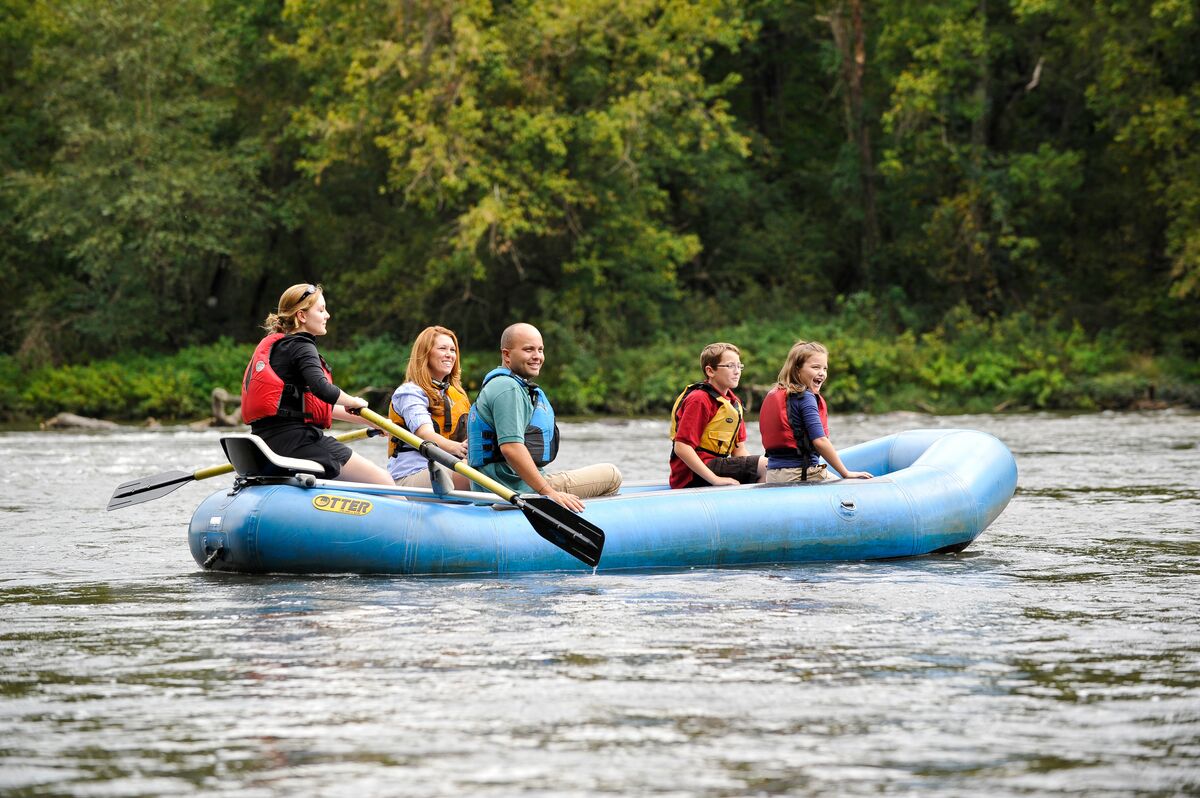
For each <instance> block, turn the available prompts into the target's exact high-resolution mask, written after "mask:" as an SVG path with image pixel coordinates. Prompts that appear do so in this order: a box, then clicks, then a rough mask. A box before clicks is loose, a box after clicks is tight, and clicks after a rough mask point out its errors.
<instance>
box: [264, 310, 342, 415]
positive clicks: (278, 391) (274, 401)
mask: <svg viewBox="0 0 1200 798" xmlns="http://www.w3.org/2000/svg"><path fill="white" fill-rule="evenodd" d="M283 336H284V333H271V334H270V335H268V336H267V337H266V338H264V339H262V340H261V341H259V342H258V346H257V347H255V349H254V354H253V355H252V356H251V357H250V363H249V364H248V365H247V366H246V376H245V377H243V378H242V421H244V422H245V423H247V424H250V423H252V422H255V421H258V420H259V419H263V418H267V417H269V416H282V417H283V418H299V419H301V420H302V421H304V423H305V424H312V425H313V426H316V427H322V428H324V429H329V427H330V426H332V424H333V405H331V404H329V403H328V402H325V401H322V400H321V399H318V398H317V397H316V396H315V395H314V394H313V393H312V391H310V390H308V389H307V388H305V389H304V412H300V411H298V410H292V409H290V408H286V407H281V406H280V405H281V403H282V401H283V396H284V392H285V391H288V390H290V391H292V392H293V393H294V392H296V391H298V390H299V388H298V387H297V386H294V385H288V384H287V383H285V382H284V381H283V380H282V379H281V378H280V376H279V375H278V374H276V373H275V369H273V368H271V347H273V346H275V344H276V342H278V341H279V340H280V339H281V338H283ZM317 357H319V358H321V370H322V371H324V372H325V379H327V380H329V382H330V383H332V382H333V373H332V372H331V371H330V370H329V364H328V363H326V362H325V358H323V357H321V356H320V355H317Z"/></svg>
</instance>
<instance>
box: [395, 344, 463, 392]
mask: <svg viewBox="0 0 1200 798" xmlns="http://www.w3.org/2000/svg"><path fill="white" fill-rule="evenodd" d="M439 335H445V336H448V337H449V338H450V340H451V341H453V342H454V367H453V368H452V369H451V370H450V374H448V375H447V380H448V381H449V383H450V384H451V385H453V386H454V387H455V388H457V389H459V390H460V391H461V390H462V389H463V387H462V352H461V351H460V350H459V348H458V336H457V335H455V334H454V331H453V330H449V329H447V328H445V327H440V326H433V327H426V328H425V329H424V330H421V334H420V335H418V336H417V340H415V341H413V346H412V352H411V353H410V354H409V356H408V368H407V369H405V370H404V381H405V382H415V383H416V384H417V385H420V386H421V390H423V391H425V395H426V396H428V397H429V401H430V403H431V404H432V403H433V402H436V401H438V400H439V399H440V398H441V391H439V390H438V389H437V387H436V386H435V385H434V384H433V375H432V374H430V373H429V353H430V352H432V351H433V347H434V345H435V344H436V343H437V337H438V336H439Z"/></svg>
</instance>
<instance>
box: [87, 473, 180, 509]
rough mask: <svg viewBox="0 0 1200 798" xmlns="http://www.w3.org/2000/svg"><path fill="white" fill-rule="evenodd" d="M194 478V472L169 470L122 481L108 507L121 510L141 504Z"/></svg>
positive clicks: (163, 494)
mask: <svg viewBox="0 0 1200 798" xmlns="http://www.w3.org/2000/svg"><path fill="white" fill-rule="evenodd" d="M193 479H195V477H194V476H193V475H192V474H189V473H187V472H184V471H167V472H166V473H163V474H155V475H154V476H152V477H142V478H141V479H135V480H132V481H130V482H122V483H121V484H120V485H118V486H117V489H116V490H114V491H113V495H112V498H111V499H109V500H108V508H107V509H109V510H120V509H121V508H122V507H128V506H129V505H131V504H141V503H142V502H148V501H151V500H153V499H157V498H160V497H162V496H166V495H167V494H168V493H171V492H172V491H175V490H178V489H179V488H180V487H181V486H182V485H183V483H185V482H189V481H191V480H193Z"/></svg>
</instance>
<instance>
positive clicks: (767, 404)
mask: <svg viewBox="0 0 1200 798" xmlns="http://www.w3.org/2000/svg"><path fill="white" fill-rule="evenodd" d="M813 396H815V397H816V399H817V412H818V413H819V414H820V416H821V427H822V428H823V429H824V430H825V435H826V437H828V435H829V411H828V410H827V409H826V407H825V397H823V396H821V394H819V393H818V394H813ZM787 400H788V393H787V391H782V390H780V389H779V388H778V387H776V388H772V389H771V390H770V391H768V392H767V395H766V397H765V398H764V399H763V403H762V407H760V408H759V411H758V431H759V432H760V433H762V444H763V449H765V450H766V453H767V455H768V456H770V455H793V454H799V455H801V456H804V455H811V454H816V450H814V449H813V446H812V441H811V440H809V437H808V434H807V432H806V431H805V430H800V433H801V439H800V440H796V431H795V430H793V429H792V425H791V424H790V423H788V412H787V405H788V403H787Z"/></svg>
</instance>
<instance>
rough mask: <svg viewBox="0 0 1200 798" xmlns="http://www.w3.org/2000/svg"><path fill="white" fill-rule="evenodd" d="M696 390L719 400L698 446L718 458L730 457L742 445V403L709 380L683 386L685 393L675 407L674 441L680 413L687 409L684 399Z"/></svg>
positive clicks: (678, 399)
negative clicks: (725, 394) (739, 437)
mask: <svg viewBox="0 0 1200 798" xmlns="http://www.w3.org/2000/svg"><path fill="white" fill-rule="evenodd" d="M692 391H704V392H705V393H706V394H708V395H709V396H711V397H712V398H713V400H714V401H716V403H717V405H718V407H717V412H716V413H715V414H714V415H713V417H712V418H710V419H709V420H708V425H707V426H705V428H704V434H703V435H701V436H700V445H699V446H697V447H696V448H697V449H698V450H700V451H702V452H707V453H708V454H711V455H714V456H716V457H729V456H730V455H731V454H733V450H734V449H735V448H737V444H738V440H737V437H738V430H739V429H741V428H742V419H743V413H742V403H741V402H740V401H738V398H737V397H736V396H735V397H734V398H733V401H732V402H731V401H729V399H728V398H727V397H724V396H722V395H721V394H719V393H717V389H716V388H714V387H712V385H710V384H709V383H707V382H696V383H692V384H691V385H689V386H688V387H686V388H684V389H683V393H681V394H679V396H678V397H677V398H676V399H675V404H674V405H673V406H672V407H671V432H670V435H671V440H675V431H676V427H677V425H678V424H679V416H680V415H681V414H682V412H683V400H684V399H686V398H687V397H688V395H690V394H691V393H692Z"/></svg>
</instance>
